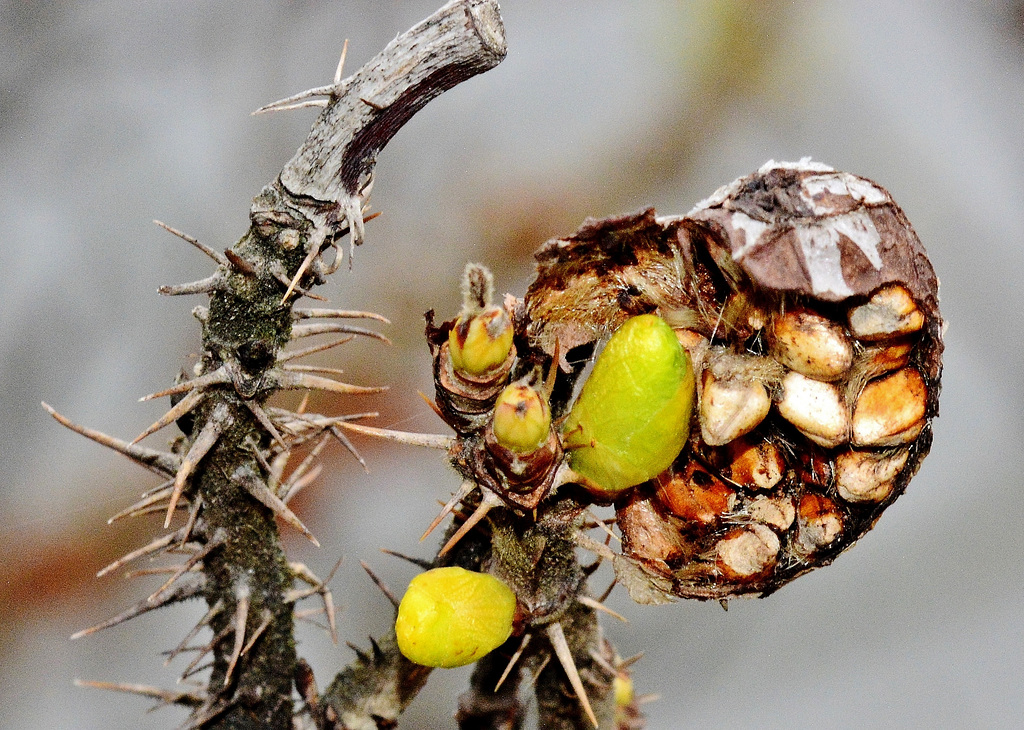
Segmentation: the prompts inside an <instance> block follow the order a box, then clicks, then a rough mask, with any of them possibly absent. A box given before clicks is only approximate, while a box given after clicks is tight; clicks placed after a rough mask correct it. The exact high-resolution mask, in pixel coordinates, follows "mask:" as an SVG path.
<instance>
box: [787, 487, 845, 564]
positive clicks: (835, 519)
mask: <svg viewBox="0 0 1024 730" xmlns="http://www.w3.org/2000/svg"><path fill="white" fill-rule="evenodd" d="M842 532H843V514H842V512H840V511H839V508H838V507H836V503H835V502H833V501H832V500H831V499H829V498H828V497H825V496H823V495H820V494H814V493H813V492H808V493H806V494H804V495H803V496H802V497H800V508H799V510H798V511H797V535H796V540H795V542H794V546H795V547H796V549H797V551H798V552H800V553H802V554H804V555H809V554H811V553H813V552H815V551H817V550H820V549H821V548H824V547H828V546H829V545H831V544H832V543H833V542H835V540H836V538H838V537H839V535H840V534H842Z"/></svg>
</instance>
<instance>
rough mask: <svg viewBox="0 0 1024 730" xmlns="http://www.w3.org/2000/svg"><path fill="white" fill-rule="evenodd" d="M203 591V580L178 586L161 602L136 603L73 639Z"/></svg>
mask: <svg viewBox="0 0 1024 730" xmlns="http://www.w3.org/2000/svg"><path fill="white" fill-rule="evenodd" d="M202 592H203V583H202V581H198V582H196V583H191V584H188V585H182V586H178V587H177V588H176V589H175V590H174V591H172V592H171V593H168V594H167V595H166V596H164V597H163V600H161V601H160V602H159V603H150V602H149V601H146V600H142V601H140V602H139V603H136V604H135V605H134V606H132V607H131V608H129V609H128V610H126V611H124V612H122V613H119V614H118V615H117V616H114V617H113V618H109V619H107V620H106V621H104V622H103V623H99V624H96V625H95V626H91V627H89V628H87V629H82V630H81V631H79V632H77V633H74V634H72V635H71V639H72V640H75V639H81V638H82V637H83V636H88V635H89V634H95V633H96V632H97V631H102V630H103V629H109V628H111V627H112V626H117V625H118V624H122V623H124V622H125V621H128V620H130V619H133V618H135V617H136V616H140V615H142V614H144V613H147V612H149V611H153V610H156V609H158V608H161V607H162V606H168V605H170V604H172V603H178V602H181V601H187V600H188V599H190V598H195V597H196V596H199V595H202Z"/></svg>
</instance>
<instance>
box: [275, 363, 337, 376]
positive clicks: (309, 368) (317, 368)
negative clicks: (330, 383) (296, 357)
mask: <svg viewBox="0 0 1024 730" xmlns="http://www.w3.org/2000/svg"><path fill="white" fill-rule="evenodd" d="M281 368H282V369H283V370H291V371H292V372H295V373H326V374H327V375H344V374H345V371H344V370H342V369H341V368H329V367H327V366H326V365H282V366H281Z"/></svg>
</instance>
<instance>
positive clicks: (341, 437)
mask: <svg viewBox="0 0 1024 730" xmlns="http://www.w3.org/2000/svg"><path fill="white" fill-rule="evenodd" d="M328 431H330V433H331V435H332V436H334V438H336V439H338V441H339V442H340V443H341V445H342V446H344V447H345V450H346V451H348V452H349V453H350V454H352V456H353V458H355V460H356V461H358V462H359V466H361V467H363V471H364V472H366V473H367V474H369V473H370V467H368V466H367V465H366V460H365V459H363V457H362V456H361V455H360V454H359V450H358V449H356V447H355V444H353V443H352V442H351V441H349V440H348V436H346V435H345V434H344V433H343V432H342V430H341V429H340V428H338V427H337V426H331V427H330V428H329V429H328Z"/></svg>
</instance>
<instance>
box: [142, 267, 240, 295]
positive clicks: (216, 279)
mask: <svg viewBox="0 0 1024 730" xmlns="http://www.w3.org/2000/svg"><path fill="white" fill-rule="evenodd" d="M223 285H224V280H223V279H222V278H221V275H220V272H219V271H218V272H216V273H213V274H210V275H209V276H207V277H206V278H205V279H200V280H199V281H190V282H188V283H187V284H167V285H165V286H162V287H160V288H158V289H157V291H158V292H159V293H160V294H163V295H165V296H169V297H177V296H181V295H183V294H209V293H211V292H215V291H217V290H218V289H220V288H221V287H222V286H223Z"/></svg>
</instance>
